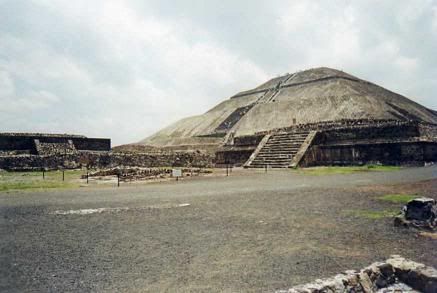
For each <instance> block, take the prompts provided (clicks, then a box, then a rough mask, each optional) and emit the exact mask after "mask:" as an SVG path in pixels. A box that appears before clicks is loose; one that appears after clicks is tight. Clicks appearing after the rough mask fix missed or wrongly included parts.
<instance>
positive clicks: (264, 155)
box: [258, 152, 297, 158]
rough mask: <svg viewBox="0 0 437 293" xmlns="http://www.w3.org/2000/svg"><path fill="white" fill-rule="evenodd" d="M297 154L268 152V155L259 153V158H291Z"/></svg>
mask: <svg viewBox="0 0 437 293" xmlns="http://www.w3.org/2000/svg"><path fill="white" fill-rule="evenodd" d="M296 153H297V152H270V153H269V152H267V153H259V154H258V156H259V157H283V158H285V157H289V156H292V155H293V154H296Z"/></svg>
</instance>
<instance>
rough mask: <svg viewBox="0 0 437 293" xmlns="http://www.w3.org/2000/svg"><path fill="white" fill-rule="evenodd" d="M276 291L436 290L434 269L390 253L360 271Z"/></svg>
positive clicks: (381, 292) (427, 292) (410, 292)
mask: <svg viewBox="0 0 437 293" xmlns="http://www.w3.org/2000/svg"><path fill="white" fill-rule="evenodd" d="M277 292H278V293H286V292H288V293H303V292H305V293H320V292H364V293H372V292H377V293H389V292H404V293H406V292H408V293H414V292H425V293H435V292H437V270H435V269H434V268H432V267H427V266H425V265H424V264H421V263H416V262H414V261H411V260H408V259H405V258H403V257H401V256H399V255H393V256H391V258H389V259H388V260H387V261H386V262H377V263H373V264H371V265H370V266H368V267H367V268H365V269H363V270H361V271H359V272H356V271H346V272H344V273H342V274H339V275H336V276H334V277H332V278H327V279H322V280H316V281H315V282H313V283H308V284H303V285H299V286H295V287H293V288H290V289H289V290H279V291H277Z"/></svg>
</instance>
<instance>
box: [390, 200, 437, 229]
mask: <svg viewBox="0 0 437 293" xmlns="http://www.w3.org/2000/svg"><path fill="white" fill-rule="evenodd" d="M394 224H395V226H402V227H412V228H416V229H421V230H430V231H436V230H437V204H436V201H435V200H434V199H432V198H425V197H421V198H416V199H413V200H411V201H409V202H408V203H407V205H406V206H404V208H403V209H402V211H401V214H400V215H399V216H397V217H395V219H394Z"/></svg>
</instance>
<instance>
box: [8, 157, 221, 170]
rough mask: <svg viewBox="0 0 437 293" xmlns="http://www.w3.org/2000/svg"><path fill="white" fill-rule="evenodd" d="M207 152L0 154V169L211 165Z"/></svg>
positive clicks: (210, 158)
mask: <svg viewBox="0 0 437 293" xmlns="http://www.w3.org/2000/svg"><path fill="white" fill-rule="evenodd" d="M213 160H214V157H213V156H212V155H210V154H207V153H199V152H192V153H188V152H186V153H162V154H132V153H131V154H123V153H112V152H78V153H76V154H67V155H51V156H39V155H17V156H0V169H5V170H11V171H24V170H41V169H47V170H57V169H63V168H66V169H75V168H80V167H85V166H88V167H89V168H113V167H119V166H128V167H180V166H184V167H202V168H208V167H212V166H213Z"/></svg>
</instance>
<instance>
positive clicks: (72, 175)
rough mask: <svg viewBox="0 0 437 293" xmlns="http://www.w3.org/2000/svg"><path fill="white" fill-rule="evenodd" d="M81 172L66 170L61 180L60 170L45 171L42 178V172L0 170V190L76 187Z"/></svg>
mask: <svg viewBox="0 0 437 293" xmlns="http://www.w3.org/2000/svg"><path fill="white" fill-rule="evenodd" d="M81 174H83V171H81V170H67V171H65V181H62V171H48V172H45V178H44V179H43V177H42V172H1V173H0V192H4V191H13V190H36V189H53V188H73V187H78V186H79V184H78V183H77V182H76V180H77V179H79V178H80V175H81Z"/></svg>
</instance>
